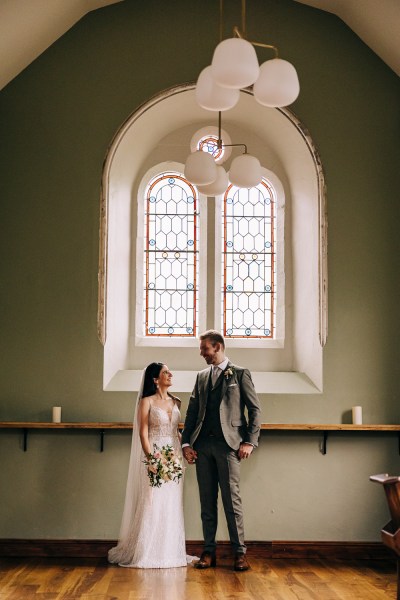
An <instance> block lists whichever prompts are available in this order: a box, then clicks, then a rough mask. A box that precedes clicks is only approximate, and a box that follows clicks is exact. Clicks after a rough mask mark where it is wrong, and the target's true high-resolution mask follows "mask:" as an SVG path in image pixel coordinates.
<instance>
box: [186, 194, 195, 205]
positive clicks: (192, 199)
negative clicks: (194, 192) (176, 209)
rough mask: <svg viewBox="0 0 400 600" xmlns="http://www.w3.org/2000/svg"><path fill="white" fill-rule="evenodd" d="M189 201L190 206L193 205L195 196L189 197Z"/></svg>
mask: <svg viewBox="0 0 400 600" xmlns="http://www.w3.org/2000/svg"><path fill="white" fill-rule="evenodd" d="M187 201H188V204H193V202H194V198H193V196H188V197H187Z"/></svg>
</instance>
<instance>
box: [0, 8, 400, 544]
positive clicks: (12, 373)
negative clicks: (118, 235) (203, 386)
mask: <svg viewBox="0 0 400 600" xmlns="http://www.w3.org/2000/svg"><path fill="white" fill-rule="evenodd" d="M230 6H232V10H233V8H236V14H237V19H236V21H237V22H238V21H239V9H240V3H239V2H238V1H237V2H235V3H232V4H231V5H230ZM233 20H234V19H233V18H232V21H233ZM248 33H249V37H250V38H251V39H255V40H260V41H265V42H267V43H274V44H276V45H277V46H278V47H279V49H280V55H281V56H282V58H286V59H288V60H291V61H292V62H293V63H294V64H295V65H296V67H297V70H298V73H299V77H300V82H301V94H300V97H299V99H298V100H297V101H296V103H295V104H294V105H293V107H292V108H293V110H294V112H295V113H296V114H297V115H298V116H299V118H300V119H301V120H302V122H303V123H304V124H305V125H306V126H307V127H308V129H309V130H310V132H311V135H312V137H313V139H314V141H315V143H316V145H317V147H318V148H319V151H320V153H321V156H322V159H323V164H324V168H325V173H326V178H327V184H328V204H329V338H328V344H327V346H326V349H325V354H324V393H323V394H321V395H313V396H295V395H293V396H289V395H288V396H278V395H276V396H274V395H266V396H264V397H263V398H262V404H263V411H264V420H266V421H276V422H302V423H305V422H315V423H318V422H322V423H323V422H332V423H335V422H342V421H346V419H348V411H349V409H350V408H351V406H352V405H354V404H361V405H362V406H363V408H364V420H365V422H370V423H380V422H381V423H399V422H400V409H399V372H398V371H399V366H398V365H399V343H398V337H399V335H398V334H399V317H398V298H399V287H398V280H399V277H398V276H399V269H398V267H399V258H398V257H399V255H400V252H399V243H398V240H399V235H398V223H399V217H400V215H399V200H398V190H399V188H400V175H399V173H400V168H399V167H400V165H399V162H400V161H399V151H398V139H399V104H400V102H399V101H400V82H399V78H398V77H397V76H396V75H395V74H394V73H393V72H392V71H391V70H390V69H389V68H388V67H387V66H386V65H385V64H384V63H383V62H382V61H381V60H380V59H379V58H377V57H376V56H375V55H374V54H373V53H372V51H371V50H369V49H368V47H366V46H365V45H364V44H363V43H362V42H361V41H360V40H359V39H358V38H357V36H356V35H355V34H354V33H352V32H351V31H350V30H349V29H348V28H347V27H346V26H345V25H344V24H343V23H342V22H341V21H340V20H339V19H337V18H336V17H334V16H333V15H330V14H327V13H323V12H320V11H318V10H315V9H311V8H308V7H305V6H303V5H300V4H297V3H295V2H292V1H291V0H279V1H277V0H264V1H262V0H249V2H248ZM217 36H218V2H217V0H185V1H184V0H175V1H174V3H172V4H171V3H166V2H161V1H160V0H146V2H142V3H138V2H135V1H134V0H125V1H124V2H121V3H120V4H116V5H113V6H110V7H108V8H105V9H101V10H98V11H96V12H93V13H90V14H88V15H87V16H86V17H85V18H84V19H82V20H81V21H80V22H79V23H77V25H76V26H75V27H73V28H72V29H71V30H70V31H69V32H67V33H66V34H65V35H64V36H63V37H62V38H61V39H60V40H58V41H57V42H56V43H55V44H54V45H53V46H52V47H51V48H49V49H48V50H47V51H46V52H45V53H44V54H42V55H41V56H40V57H39V58H38V59H37V60H36V61H35V62H34V63H33V64H31V65H30V66H29V67H28V68H27V69H25V71H24V72H23V73H21V74H20V75H19V76H18V77H17V78H16V79H15V80H13V81H12V82H11V83H10V84H9V85H8V86H7V87H6V88H5V89H4V90H2V91H1V92H0V140H1V143H0V197H1V200H0V210H1V218H0V232H1V233H0V245H1V257H2V259H1V266H0V269H1V276H0V278H1V284H2V293H1V299H0V326H1V336H0V345H1V356H2V361H1V363H2V364H1V366H2V369H1V377H0V420H47V419H50V415H51V407H52V406H53V405H61V406H62V407H63V418H64V420H72V421H74V420H76V421H79V420H93V421H96V420H98V421H102V420H104V421H108V420H129V419H130V418H131V415H132V407H133V398H132V396H131V395H130V394H128V393H105V392H103V391H102V347H101V345H100V344H99V342H98V340H97V334H96V309H97V264H98V225H99V193H100V192H99V190H100V179H101V171H102V162H103V159H104V156H105V154H106V151H107V147H108V145H109V143H110V141H111V139H112V137H113V135H114V133H115V132H116V130H117V129H118V127H119V126H120V125H121V124H122V122H123V121H124V120H125V119H126V118H127V117H128V116H129V114H130V113H131V112H132V111H133V110H134V109H135V108H136V107H137V106H138V105H140V104H141V103H142V102H144V101H146V100H147V99H148V98H149V97H151V96H152V95H153V94H155V93H157V92H159V91H161V90H162V89H165V88H168V87H170V86H173V85H176V84H180V83H183V82H187V81H193V80H195V79H196V77H197V75H198V73H199V71H200V70H201V68H203V67H204V66H206V64H208V63H209V62H210V59H211V55H212V50H213V48H214V46H215V44H216V43H217V41H218V40H217ZM266 58H267V55H266V54H265V55H263V54H262V51H261V52H260V59H261V60H264V59H266ZM196 360H197V363H196V365H194V368H200V367H201V366H202V363H201V360H200V358H198V357H196ZM170 366H171V365H170ZM249 366H250V367H251V365H249ZM175 368H176V367H175ZM174 391H176V392H178V391H179V390H174ZM186 401H187V397H184V404H186ZM129 441H130V440H129V434H127V433H110V434H107V437H106V452H105V453H103V454H100V453H99V451H98V446H99V440H98V437H97V436H96V434H95V433H83V432H75V433H74V432H64V433H61V432H60V433H57V432H56V433H54V432H41V433H38V432H33V433H32V434H31V435H30V438H29V451H28V452H27V453H24V452H23V451H22V449H21V436H20V434H19V433H18V432H17V431H15V432H5V431H0V457H1V469H0V489H1V490H2V502H1V504H0V538H6V537H9V538H14V537H15V538H42V537H43V538H44V537H47V538H105V539H114V538H116V536H117V534H118V528H119V522H120V517H121V511H122V503H123V496H124V485H125V479H126V469H127V463H128V454H129ZM319 442H320V437H319V436H318V434H284V435H278V434H270V435H268V436H265V435H263V437H262V443H261V447H260V448H259V450H258V451H257V453H256V454H255V455H254V456H253V458H252V459H251V461H249V462H248V463H246V464H245V465H244V466H243V485H242V487H243V498H244V503H245V511H246V533H247V538H248V539H258V540H271V539H288V540H307V539H309V540H360V541H361V540H378V539H379V530H380V528H381V526H382V525H383V524H384V523H385V521H386V520H387V509H386V505H385V501H384V497H383V492H382V490H381V489H380V487H379V486H376V485H373V484H371V483H369V481H368V477H369V475H370V474H373V473H378V472H385V471H389V472H391V473H399V471H400V465H399V455H398V442H397V437H396V435H393V434H391V435H383V434H372V435H370V436H368V437H367V436H363V435H358V434H357V435H350V434H334V435H332V436H331V437H330V438H329V440H328V454H327V455H326V456H322V455H321V454H320V453H319V452H318V445H319ZM185 510H186V514H187V537H188V538H189V539H200V538H201V527H200V519H199V517H198V514H199V509H198V498H197V489H196V484H195V478H194V473H193V472H192V471H191V470H189V472H188V476H187V478H186V482H185ZM220 537H221V539H226V538H227V534H226V530H225V529H224V525H223V519H222V522H221V532H220Z"/></svg>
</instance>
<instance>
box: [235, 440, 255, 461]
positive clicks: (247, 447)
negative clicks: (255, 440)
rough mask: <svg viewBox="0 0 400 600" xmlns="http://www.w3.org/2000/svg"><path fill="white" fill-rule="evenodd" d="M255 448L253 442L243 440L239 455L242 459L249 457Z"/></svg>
mask: <svg viewBox="0 0 400 600" xmlns="http://www.w3.org/2000/svg"><path fill="white" fill-rule="evenodd" d="M253 450H254V446H253V445H252V444H246V442H243V443H242V444H240V446H239V450H238V456H239V458H240V460H242V459H243V458H249V456H250V454H251V453H252V452H253Z"/></svg>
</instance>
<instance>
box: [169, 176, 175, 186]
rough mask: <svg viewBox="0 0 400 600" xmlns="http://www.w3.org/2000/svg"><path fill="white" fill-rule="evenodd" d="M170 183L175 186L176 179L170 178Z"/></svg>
mask: <svg viewBox="0 0 400 600" xmlns="http://www.w3.org/2000/svg"><path fill="white" fill-rule="evenodd" d="M168 183H170V184H171V185H172V184H174V183H175V179H174V177H169V179H168Z"/></svg>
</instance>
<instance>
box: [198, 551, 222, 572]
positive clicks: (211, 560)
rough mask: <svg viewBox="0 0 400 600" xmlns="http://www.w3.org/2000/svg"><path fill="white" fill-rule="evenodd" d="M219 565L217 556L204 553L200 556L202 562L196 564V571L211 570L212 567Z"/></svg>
mask: <svg viewBox="0 0 400 600" xmlns="http://www.w3.org/2000/svg"><path fill="white" fill-rule="evenodd" d="M216 564H217V558H216V556H215V554H211V552H203V553H202V555H201V556H200V560H199V561H198V562H197V563H195V565H194V566H195V568H196V569H209V568H210V567H215V565H216Z"/></svg>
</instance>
